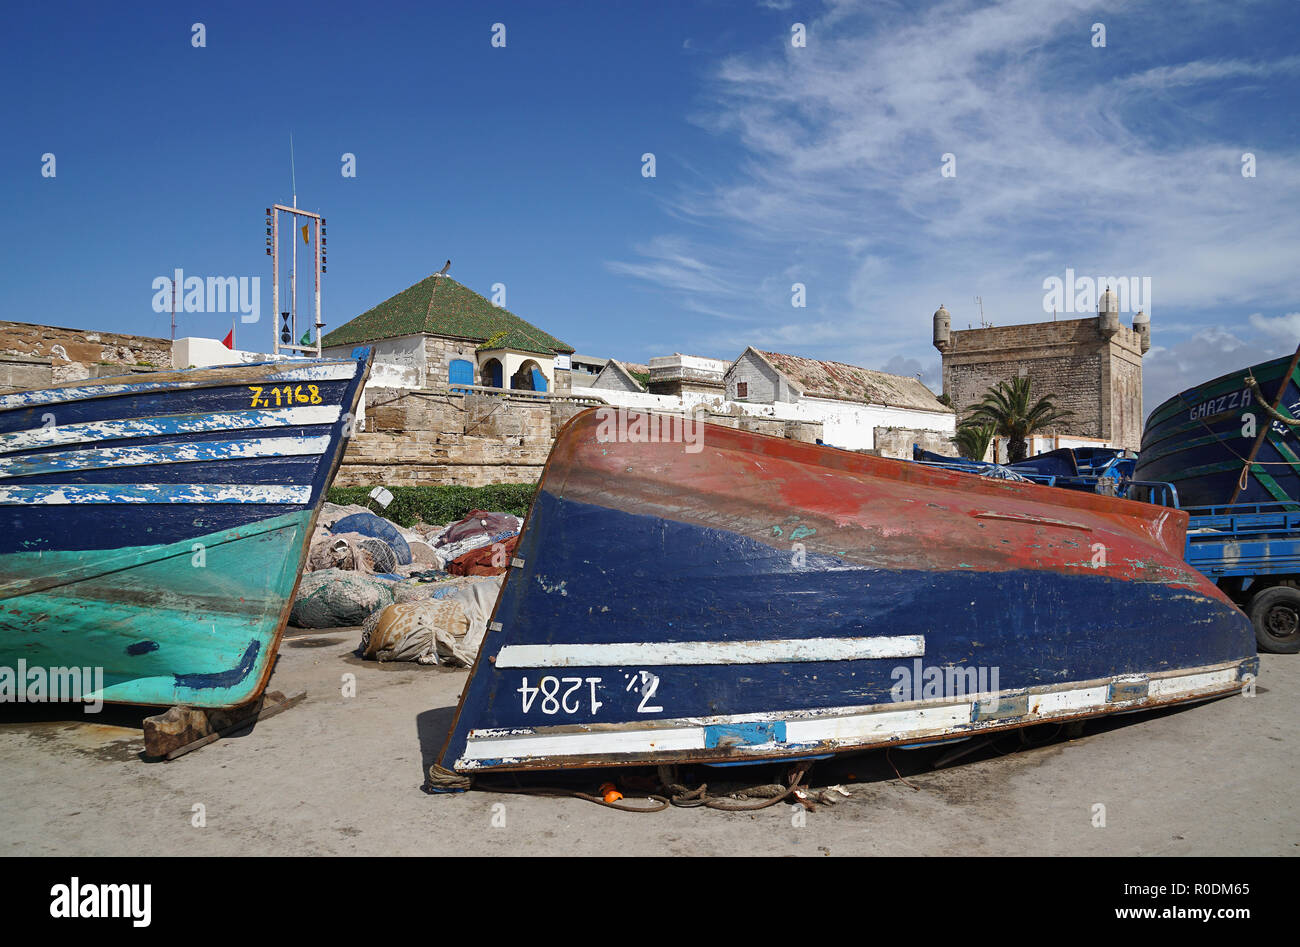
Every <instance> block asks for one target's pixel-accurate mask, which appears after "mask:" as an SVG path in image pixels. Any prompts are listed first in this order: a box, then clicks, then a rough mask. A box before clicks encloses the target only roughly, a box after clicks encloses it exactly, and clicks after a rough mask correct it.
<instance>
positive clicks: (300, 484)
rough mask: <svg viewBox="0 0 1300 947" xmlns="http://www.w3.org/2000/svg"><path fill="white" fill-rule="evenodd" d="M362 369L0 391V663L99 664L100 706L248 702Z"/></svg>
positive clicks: (278, 627) (211, 372) (185, 376)
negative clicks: (116, 704)
mask: <svg viewBox="0 0 1300 947" xmlns="http://www.w3.org/2000/svg"><path fill="white" fill-rule="evenodd" d="M370 358H371V354H370V350H369V349H365V348H363V349H357V350H356V351H354V352H353V355H352V357H351V358H348V359H328V360H292V361H277V362H268V363H259V364H252V365H237V366H223V367H217V368H206V369H191V370H187V371H174V372H159V373H156V374H151V375H148V376H145V377H143V378H142V377H141V376H139V375H133V376H125V377H120V378H104V379H96V380H88V381H84V382H77V383H74V384H69V385H63V386H59V387H50V388H41V389H34V390H30V391H21V392H17V393H15V394H9V395H3V396H0V666H4V667H10V668H13V667H17V666H20V665H19V662H20V661H22V662H25V664H26V666H27V667H29V668H30V667H44V668H63V667H77V668H96V669H102V680H103V687H102V689H101V690H100V692H99V693H97V694H94V695H87V696H88V698H95V699H103V700H105V701H110V702H120V703H131V704H148V705H167V704H188V705H190V706H194V707H203V708H225V707H233V706H237V705H240V704H243V703H246V702H248V701H250V700H253V699H255V698H256V697H257V696H259V695H260V694H261V692H262V689H263V688H264V687H265V685H266V681H267V679H268V678H269V676H270V673H271V667H272V664H273V662H274V657H275V654H276V651H277V649H278V647H279V640H280V635H281V632H282V630H283V628H284V625H285V622H286V620H287V618H288V615H289V610H290V606H291V603H292V600H293V593H294V590H295V589H296V587H297V583H298V578H299V575H300V573H301V569H302V566H303V563H304V559H305V557H306V555H307V547H308V543H309V540H310V537H311V533H312V529H313V528H314V525H315V520H316V515H317V513H318V511H319V509H320V505H321V503H322V501H323V500H324V497H325V491H326V488H327V487H328V486H329V483H330V481H331V480H332V479H333V477H334V473H335V471H336V470H337V469H338V465H339V463H340V461H341V460H342V456H343V450H344V446H345V442H346V438H347V435H348V433H349V432H350V429H351V426H352V424H353V419H354V414H355V411H356V405H357V402H358V399H359V397H360V394H361V390H362V386H363V385H364V383H365V380H366V377H367V376H368V374H369V369H370Z"/></svg>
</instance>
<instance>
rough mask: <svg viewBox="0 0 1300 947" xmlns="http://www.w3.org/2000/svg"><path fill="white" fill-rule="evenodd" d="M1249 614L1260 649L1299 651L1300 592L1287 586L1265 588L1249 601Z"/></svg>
mask: <svg viewBox="0 0 1300 947" xmlns="http://www.w3.org/2000/svg"><path fill="white" fill-rule="evenodd" d="M1249 615H1250V620H1251V623H1252V624H1254V626H1255V641H1256V642H1257V643H1258V644H1259V650H1261V651H1270V652H1272V653H1273V654H1295V653H1297V652H1300V590H1297V589H1293V588H1291V587H1290V586H1286V585H1275V586H1273V587H1272V588H1268V589H1264V590H1263V591H1261V592H1260V593H1259V594H1258V595H1256V596H1255V597H1254V598H1252V599H1251V600H1250V611H1249Z"/></svg>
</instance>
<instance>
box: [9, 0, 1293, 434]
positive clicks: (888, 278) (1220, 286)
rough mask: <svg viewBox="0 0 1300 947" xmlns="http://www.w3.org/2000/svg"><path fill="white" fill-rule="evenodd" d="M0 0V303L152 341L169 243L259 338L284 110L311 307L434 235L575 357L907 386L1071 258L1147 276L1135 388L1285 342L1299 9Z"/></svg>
mask: <svg viewBox="0 0 1300 947" xmlns="http://www.w3.org/2000/svg"><path fill="white" fill-rule="evenodd" d="M196 22H201V23H203V24H204V26H205V28H206V42H207V45H206V47H204V48H194V47H193V46H192V45H191V36H192V32H191V26H192V24H194V23H196ZM497 22H501V23H504V24H505V27H506V46H505V47H504V48H494V47H493V46H492V45H491V38H492V26H493V24H494V23H497ZM794 23H802V24H804V26H805V28H806V36H807V45H806V46H805V47H802V48H797V47H795V46H793V45H792V43H791V36H792V33H791V27H792V24H794ZM1095 23H1101V24H1103V25H1104V27H1105V33H1106V36H1105V38H1106V45H1105V47H1104V48H1102V47H1097V46H1094V45H1093V43H1094V37H1095V35H1096V32H1095V30H1094V28H1093V24H1095ZM5 25H6V28H5V31H4V37H3V39H0V44H3V46H2V49H3V56H0V82H2V85H0V88H3V90H4V91H3V93H0V95H2V96H3V98H2V100H0V101H3V106H0V110H2V111H0V119H2V120H3V128H4V134H3V136H2V137H0V172H2V174H3V178H2V180H3V184H2V185H0V188H2V190H0V206H3V208H4V212H3V215H0V253H2V254H3V258H4V264H3V267H0V273H2V274H3V278H2V281H0V318H7V319H16V320H20V321H28V322H46V323H52V324H57V325H67V326H74V327H78V328H85V329H88V330H93V329H102V330H111V331H119V332H133V333H144V334H152V335H160V336H166V335H167V333H168V331H169V314H168V313H161V314H159V313H156V312H154V311H153V309H152V306H151V302H152V299H153V289H152V282H153V280H154V279H155V278H157V277H159V276H165V275H169V274H170V273H171V272H172V270H173V269H174V268H176V267H181V268H183V269H184V270H185V273H186V275H198V276H260V277H261V278H262V295H263V302H262V312H263V321H262V323H261V324H259V325H256V326H241V327H240V330H239V332H240V335H239V342H240V346H241V347H242V348H256V347H259V346H260V347H265V346H266V345H267V344H268V343H269V341H270V333H271V331H272V329H271V325H270V320H269V314H270V311H271V305H270V261H269V258H267V257H266V256H265V255H264V253H263V240H264V233H263V229H264V226H263V222H262V218H263V208H264V207H266V206H267V205H268V204H270V203H272V202H274V201H281V202H285V203H287V202H288V199H289V196H290V189H289V184H290V182H289V161H288V136H289V133H290V131H292V132H293V135H294V142H295V151H296V160H297V186H298V196H299V201H300V204H301V206H303V207H306V208H308V209H312V210H317V211H319V212H322V213H324V214H325V215H326V217H327V218H328V220H329V251H330V253H329V272H328V274H327V275H326V277H325V285H324V302H325V320H326V322H327V324H328V326H329V327H334V326H338V325H340V324H341V323H343V322H345V321H347V320H348V319H350V318H351V317H353V316H355V315H357V314H358V313H360V312H362V311H364V310H365V309H367V308H369V307H370V306H372V305H374V304H375V303H378V302H380V301H382V300H383V299H385V298H387V297H388V296H390V295H392V294H393V293H395V292H398V291H400V290H401V289H403V288H405V287H406V286H408V285H410V284H411V283H413V282H415V281H417V280H419V279H421V278H423V277H424V276H427V275H428V274H429V273H432V272H434V271H436V270H437V269H439V268H440V267H441V265H442V263H443V261H444V260H445V259H446V258H448V257H450V258H451V259H452V261H453V262H452V269H451V275H453V276H454V277H456V278H457V279H459V280H460V281H461V282H463V283H465V284H466V285H468V286H470V287H472V288H474V289H477V290H478V291H480V292H483V293H485V294H487V293H489V292H490V288H491V286H492V284H494V283H504V284H505V286H506V293H507V295H506V304H507V306H508V307H509V308H510V309H512V310H513V311H515V312H517V313H519V314H520V315H522V316H524V317H525V318H527V319H529V320H531V321H533V322H535V323H537V324H538V325H540V326H542V327H543V328H545V329H547V330H548V331H550V332H552V333H553V334H555V335H557V336H559V337H560V338H562V339H564V340H566V341H567V342H569V343H570V344H572V345H574V346H576V347H577V349H578V350H579V351H580V352H583V353H587V354H594V355H612V356H616V357H621V358H623V359H626V360H631V361H645V360H646V359H648V358H649V357H651V356H653V355H658V354H668V353H671V352H674V351H681V352H688V353H694V354H701V355H710V356H716V357H724V358H732V357H734V356H735V355H737V354H739V353H740V351H741V350H743V348H744V346H745V345H748V344H753V345H756V346H758V347H760V348H771V349H776V350H780V351H788V352H794V353H796V354H802V355H809V356H813V357H822V358H835V359H839V360H843V361H849V362H854V363H857V364H862V365H866V366H869V367H875V368H887V369H889V370H893V371H898V372H901V373H908V374H910V373H912V372H921V373H922V376H923V377H924V378H925V379H926V380H927V382H928V383H930V384H931V385H932V386H933V387H937V380H938V365H939V360H938V355H937V353H936V352H935V351H934V349H933V348H932V347H931V345H930V314H931V313H932V312H933V311H934V309H935V308H936V307H937V306H938V305H939V303H941V302H942V303H944V304H945V305H946V306H947V308H948V309H949V310H950V311H951V312H952V316H953V325H954V327H955V328H965V327H966V326H967V325H968V324H978V318H979V317H978V310H977V308H976V304H975V297H976V296H980V297H982V299H983V307H984V315H985V317H986V318H987V319H989V320H990V321H992V322H994V323H995V324H999V325H1006V324H1011V323H1018V322H1031V321H1038V320H1041V319H1043V318H1050V316H1045V315H1044V312H1043V297H1044V289H1043V281H1044V280H1045V279H1047V278H1049V277H1052V276H1059V277H1063V276H1064V275H1065V270H1066V268H1067V267H1069V268H1072V269H1074V270H1075V271H1076V272H1077V273H1078V274H1081V275H1094V276H1102V275H1112V276H1128V277H1150V278H1151V280H1152V299H1151V304H1150V306H1149V307H1148V310H1149V311H1150V313H1151V315H1152V326H1153V339H1154V347H1153V349H1152V351H1151V353H1150V354H1149V355H1148V356H1147V359H1146V367H1145V373H1146V406H1147V408H1148V410H1149V409H1150V408H1152V407H1154V406H1155V404H1156V403H1157V402H1158V400H1160V399H1162V398H1163V397H1166V396H1168V395H1169V394H1172V393H1173V392H1174V391H1176V390H1177V389H1178V388H1180V387H1183V386H1185V385H1187V384H1191V383H1195V382H1197V381H1200V380H1203V379H1205V378H1208V377H1210V376H1211V375H1214V374H1218V373H1220V372H1222V371H1227V370H1230V369H1232V368H1235V367H1239V365H1242V364H1245V363H1247V362H1249V361H1251V360H1253V359H1257V358H1262V357H1265V356H1271V355H1276V354H1282V353H1284V352H1290V351H1291V350H1292V349H1293V348H1294V346H1295V344H1296V342H1297V341H1298V340H1300V298H1298V296H1300V293H1298V292H1297V289H1296V276H1295V272H1296V261H1297V256H1298V251H1300V214H1298V213H1297V211H1298V210H1300V207H1298V206H1297V204H1298V203H1300V202H1298V201H1297V196H1298V195H1300V139H1298V136H1300V131H1298V129H1300V122H1297V120H1296V117H1295V116H1296V114H1297V112H1296V109H1297V104H1298V101H1297V100H1298V99H1300V96H1298V95H1297V88H1298V84H1300V54H1298V53H1297V51H1296V47H1295V38H1296V36H1297V35H1300V5H1297V4H1296V3H1294V2H1292V0H1277V2H1249V0H1246V2H1235V3H1231V4H1229V3H1221V2H1197V0H1191V2H1186V3H1179V4H1168V3H1164V2H1150V3H1141V2H1132V3H1124V2H1111V3H1090V2H1075V0H1052V2H1043V0H1007V2H1003V3H986V2H972V0H940V2H930V3H911V2H907V3H903V2H898V3H890V2H881V0H874V2H861V3H858V2H829V3H827V2H797V0H790V2H786V0H751V2H740V0H736V2H723V0H714V2H709V0H703V2H694V3H674V2H655V3H648V2H646V3H633V2H604V3H596V2H592V3H564V2H548V3H545V4H542V3H522V2H520V3H509V2H501V3H496V4H483V3H474V2H464V3H460V2H455V3H452V2H440V3H434V4H430V3H419V4H414V3H413V4H373V5H364V4H353V3H332V2H322V3H314V4H272V5H260V4H253V3H247V4H244V3H238V4H236V3H230V4H219V3H206V4H189V3H167V4H161V3H158V4H148V3H123V4H111V5H110V4H103V3H99V2H95V3H84V4H77V3H73V4H64V3H57V2H54V3H49V4H45V5H40V6H36V5H29V6H26V7H24V8H22V9H13V10H9V11H6V24H5ZM646 152H652V153H653V154H654V155H655V159H656V176H655V177H654V178H646V177H644V176H643V175H642V161H641V156H642V155H643V154H644V153H646ZM45 153H52V154H54V155H55V156H56V162H57V165H56V167H57V174H56V176H55V177H53V178H48V177H42V175H41V165H42V161H41V156H42V155H43V154H45ZM344 153H352V154H354V155H356V162H357V165H356V169H357V176H356V177H355V178H344V177H343V176H342V175H341V173H340V169H341V156H342V155H343V154H344ZM1245 153H1250V154H1253V155H1255V176H1254V177H1249V178H1247V177H1243V175H1242V173H1241V168H1242V155H1243V154H1245ZM945 154H951V155H953V156H954V157H955V168H956V175H955V176H954V177H944V176H942V174H941V166H942V164H943V155H945ZM795 282H801V283H803V284H804V285H805V286H806V288H807V289H806V298H807V305H806V307H805V308H794V307H792V306H791V295H792V294H791V285H792V284H793V283H795ZM299 298H300V306H301V307H303V308H305V307H306V305H307V299H308V296H307V295H306V293H305V292H303V291H302V290H300V297H299ZM179 318H180V321H181V324H180V328H179V332H178V334H181V335H207V336H212V337H217V338H220V337H221V336H223V335H224V334H225V332H226V331H227V329H228V328H229V318H228V317H227V316H223V315H220V314H197V313H195V314H182V315H181V316H180V317H179ZM1123 318H1124V321H1125V322H1128V321H1129V319H1130V318H1131V314H1126V315H1124V316H1123Z"/></svg>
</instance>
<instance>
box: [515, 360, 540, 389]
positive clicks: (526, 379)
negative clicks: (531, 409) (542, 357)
mask: <svg viewBox="0 0 1300 947" xmlns="http://www.w3.org/2000/svg"><path fill="white" fill-rule="evenodd" d="M510 387H511V388H513V389H514V390H515V391H546V376H545V375H544V374H542V367H541V366H540V365H538V364H537V362H535V361H533V360H532V359H531V358H530V359H528V361H526V362H524V363H523V364H522V365H520V366H519V371H517V372H515V373H514V374H513V375H511V376H510Z"/></svg>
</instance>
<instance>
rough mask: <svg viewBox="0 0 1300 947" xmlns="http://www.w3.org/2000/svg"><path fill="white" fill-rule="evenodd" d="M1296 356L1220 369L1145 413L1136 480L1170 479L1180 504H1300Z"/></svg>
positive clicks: (1288, 506) (1299, 408)
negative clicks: (1215, 375)
mask: <svg viewBox="0 0 1300 947" xmlns="http://www.w3.org/2000/svg"><path fill="white" fill-rule="evenodd" d="M1297 356H1300V352H1298V353H1297V355H1284V356H1282V357H1280V358H1275V359H1273V360H1271V361H1268V362H1264V363H1262V364H1259V365H1253V366H1250V367H1249V368H1243V369H1238V370H1237V371H1234V372H1229V373H1228V374H1226V375H1220V376H1219V377H1218V378H1215V379H1213V380H1211V381H1207V382H1205V383H1204V384H1201V385H1197V386H1196V387H1194V388H1189V389H1188V390H1186V391H1184V392H1182V393H1180V394H1177V395H1175V396H1174V397H1172V398H1170V399H1169V400H1168V401H1166V402H1165V403H1164V404H1162V405H1160V406H1159V407H1158V408H1156V409H1155V410H1154V411H1152V412H1151V415H1150V416H1149V417H1148V418H1147V423H1146V426H1145V427H1144V428H1143V431H1142V451H1141V453H1140V455H1139V458H1138V463H1137V470H1136V472H1135V475H1134V476H1135V477H1136V479H1139V480H1149V481H1151V480H1154V481H1164V482H1167V483H1172V484H1173V485H1174V486H1175V487H1176V488H1177V490H1178V496H1179V498H1180V499H1181V501H1182V505H1183V506H1185V507H1188V506H1192V507H1201V506H1206V507H1214V506H1222V505H1225V504H1234V503H1281V504H1284V506H1285V508H1286V509H1291V510H1300V439H1298V438H1297V427H1296V425H1297V424H1300V421H1297V418H1300V381H1298V380H1297Z"/></svg>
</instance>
